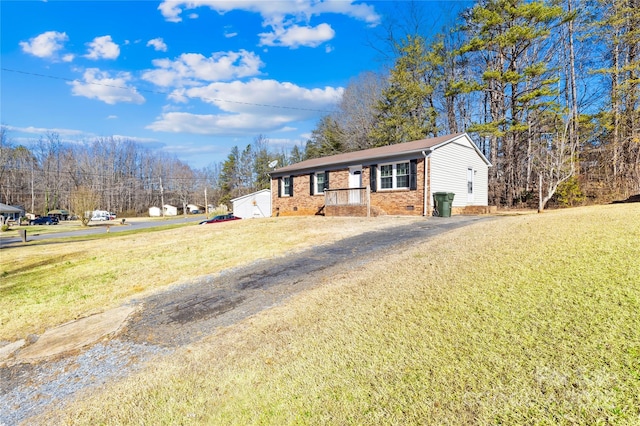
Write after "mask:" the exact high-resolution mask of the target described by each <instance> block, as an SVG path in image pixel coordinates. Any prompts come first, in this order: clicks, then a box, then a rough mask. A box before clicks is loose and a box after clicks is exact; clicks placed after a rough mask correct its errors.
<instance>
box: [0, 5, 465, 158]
mask: <svg viewBox="0 0 640 426" xmlns="http://www.w3.org/2000/svg"><path fill="white" fill-rule="evenodd" d="M429 4H430V5H432V6H433V11H434V15H437V16H438V17H439V18H440V19H442V17H443V13H444V14H445V15H446V14H447V9H451V5H460V4H461V3H454V2H451V3H437V2H433V3H429ZM443 4H444V8H443V6H442V5H443ZM397 6H398V3H393V2H382V1H371V2H352V1H348V0H337V1H317V0H296V1H294V0H290V1H264V0H236V1H218V0H200V1H179V0H171V1H165V2H157V1H148V0H145V1H98V0H96V1H57V0H50V1H38V2H36V1H4V0H3V1H1V2H0V8H1V9H0V14H1V22H0V24H1V27H2V29H1V65H2V74H1V94H0V101H1V105H0V122H1V123H2V125H4V126H6V127H7V129H8V136H9V138H10V140H11V141H12V142H13V143H14V144H25V145H28V144H29V143H30V142H33V141H35V140H37V139H38V138H40V137H41V136H43V135H44V134H45V133H46V132H56V133H58V134H59V135H60V138H61V140H63V141H65V142H69V143H78V142H90V141H92V140H94V139H95V138H97V137H110V136H115V137H120V138H127V139H131V140H134V141H137V142H138V143H140V144H142V145H144V146H148V147H149V148H151V149H154V150H156V149H157V150H162V151H164V152H167V153H169V154H175V155H176V156H177V157H178V158H180V159H181V160H183V161H185V162H187V163H188V164H190V165H191V166H192V167H196V168H199V167H204V166H206V165H208V164H211V163H215V162H219V161H223V160H224V159H225V158H226V156H227V155H228V153H229V150H230V149H231V147H233V146H234V145H237V146H238V147H240V148H241V149H242V148H244V147H245V146H246V145H247V144H249V143H251V142H252V141H253V140H254V139H255V138H256V137H257V136H258V135H264V136H266V137H267V138H268V139H269V140H270V146H271V147H272V148H273V149H290V148H291V147H292V146H293V145H296V144H303V143H304V142H305V141H306V140H307V138H308V137H309V135H310V133H311V130H313V128H314V127H315V124H316V123H317V121H318V119H319V118H320V117H321V116H322V115H324V114H326V112H327V111H331V110H333V109H334V107H335V104H336V103H337V102H338V101H339V99H340V95H341V93H342V90H343V88H344V87H345V86H346V85H347V84H348V82H349V80H350V79H351V78H353V77H355V76H357V75H358V74H359V73H361V72H363V71H367V70H371V71H375V70H379V69H380V67H381V63H380V55H379V54H378V53H377V52H376V51H375V49H373V48H371V47H369V46H368V44H367V43H368V40H372V39H373V37H372V35H374V34H375V33H376V31H380V30H381V25H382V23H383V22H384V21H385V19H386V17H388V14H390V13H391V14H393V13H395V12H396V11H397V9H398V8H397ZM430 7H431V6H430Z"/></svg>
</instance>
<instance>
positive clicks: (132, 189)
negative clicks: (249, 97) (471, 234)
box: [0, 0, 640, 215]
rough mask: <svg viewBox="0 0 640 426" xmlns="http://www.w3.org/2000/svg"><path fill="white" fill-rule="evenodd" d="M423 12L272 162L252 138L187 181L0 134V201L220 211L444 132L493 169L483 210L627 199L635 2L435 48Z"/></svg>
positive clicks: (639, 186)
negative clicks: (291, 179) (296, 167)
mask: <svg viewBox="0 0 640 426" xmlns="http://www.w3.org/2000/svg"><path fill="white" fill-rule="evenodd" d="M424 6H425V3H422V2H401V3H400V6H399V8H398V9H399V13H398V15H397V16H395V17H394V18H395V19H394V21H393V22H392V21H389V22H387V24H386V25H384V26H383V27H382V31H381V32H379V33H377V36H378V37H377V38H376V39H375V40H372V42H371V47H372V48H375V49H377V50H378V51H379V52H380V54H381V55H383V56H384V57H385V58H387V59H388V63H389V64H391V65H390V66H389V68H388V69H384V70H382V71H378V72H373V71H372V72H367V73H364V74H361V75H359V76H357V77H355V78H354V79H352V81H350V83H349V84H348V85H347V87H346V88H345V91H344V94H343V96H342V99H341V101H340V102H339V104H338V105H337V107H336V111H335V113H331V114H327V115H325V116H323V117H322V118H321V119H320V120H319V122H318V124H317V126H316V128H315V129H314V130H313V132H312V135H311V137H310V138H309V140H308V141H307V142H306V144H305V145H303V146H295V147H293V149H291V150H290V151H288V152H285V151H276V150H273V149H272V148H271V147H270V146H269V140H268V138H267V137H266V136H264V135H259V136H257V137H256V138H255V139H254V141H253V143H251V144H249V145H247V146H246V147H244V148H238V147H237V146H236V147H233V148H232V149H231V151H230V153H229V155H228V157H227V158H226V160H225V161H223V162H222V163H219V164H212V165H211V166H209V167H206V168H204V169H202V170H195V169H193V168H191V167H190V166H189V165H187V164H186V163H184V162H182V161H180V160H178V159H177V158H175V157H173V156H168V155H165V154H163V153H159V152H154V151H150V150H148V149H145V148H144V147H142V146H140V145H138V144H136V143H135V142H133V141H130V140H126V139H118V138H98V139H96V140H94V141H91V142H87V143H85V144H79V145H73V146H69V145H65V144H63V143H62V142H61V141H60V137H59V135H57V134H55V133H47V134H45V135H43V136H42V137H40V139H39V140H38V141H37V142H35V143H34V144H32V145H31V148H30V149H29V148H26V147H24V146H14V145H13V144H12V143H11V140H10V137H9V135H8V132H7V130H6V129H5V128H2V129H1V130H0V137H1V138H0V160H1V161H0V196H1V199H0V201H2V202H4V203H6V204H13V205H21V206H23V207H25V208H26V210H27V211H30V212H34V213H38V214H46V213H47V211H49V210H51V209H54V208H67V209H71V210H78V211H82V209H87V206H86V205H84V204H83V206H82V208H80V207H79V205H80V204H81V201H82V200H84V203H85V204H86V203H87V201H86V200H90V202H89V204H91V205H95V206H96V208H101V209H105V210H109V211H114V212H118V213H120V214H125V215H138V214H144V213H146V211H147V209H148V208H149V207H150V206H160V205H162V204H174V205H178V206H184V205H186V204H187V203H193V204H200V205H205V204H211V205H218V204H226V205H229V204H230V200H231V199H233V198H235V197H238V196H241V195H244V194H247V193H250V192H253V191H256V190H260V189H264V188H269V177H268V173H269V171H270V170H271V169H272V165H273V164H274V162H275V163H276V164H277V166H278V167H281V166H284V165H287V164H291V163H295V162H298V161H302V160H305V159H309V158H315V157H319V156H326V155H332V154H337V153H342V152H349V151H355V150H361V149H367V148H371V147H377V146H383V145H389V144H395V143H401V142H407V141H411V140H416V139H422V138H428V137H432V136H433V137H435V136H439V135H443V134H449V133H459V132H468V133H469V134H470V135H471V136H472V138H473V139H474V140H475V141H476V143H477V144H478V145H479V148H480V149H481V150H482V151H483V152H484V153H485V155H486V156H487V158H488V159H489V161H490V162H491V163H492V165H493V167H491V168H490V177H489V178H490V179H489V202H490V204H492V205H501V206H506V207H513V206H520V205H536V206H537V207H538V208H539V209H540V210H541V209H543V208H544V207H545V205H546V204H547V203H548V202H549V201H550V200H552V199H553V200H556V201H558V202H560V203H565V204H572V203H576V202H581V201H583V200H584V199H585V198H587V197H588V198H590V199H592V200H594V201H596V202H606V201H611V200H612V199H620V198H626V197H628V196H629V195H632V194H637V193H640V32H639V31H638V28H640V0H561V1H555V0H553V1H525V0H481V1H479V2H477V3H476V4H475V5H474V6H473V7H471V8H468V9H466V10H464V11H463V12H462V13H460V15H459V16H458V17H457V20H456V22H455V23H453V24H452V25H451V26H450V27H449V28H445V29H444V30H443V31H442V32H440V33H439V34H437V35H435V36H433V35H430V30H424V28H426V27H430V22H429V19H428V17H429V15H428V13H427V11H426V9H422V8H423V7H424ZM400 9H402V10H400ZM402 11H404V12H405V13H402ZM74 206H75V207H74Z"/></svg>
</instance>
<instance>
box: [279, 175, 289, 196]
mask: <svg viewBox="0 0 640 426" xmlns="http://www.w3.org/2000/svg"><path fill="white" fill-rule="evenodd" d="M281 181H282V188H281V190H280V196H281V197H290V196H291V195H289V193H290V191H289V187H290V186H291V176H283V177H282V179H281ZM287 182H288V184H287Z"/></svg>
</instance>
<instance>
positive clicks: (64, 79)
mask: <svg viewBox="0 0 640 426" xmlns="http://www.w3.org/2000/svg"><path fill="white" fill-rule="evenodd" d="M2 71H7V72H13V73H16V74H24V75H30V76H33V77H42V78H50V79H53V80H62V81H68V82H75V81H78V80H75V79H71V78H66V77H58V76H54V75H48V74H39V73H35V72H30V71H22V70H14V69H10V68H4V67H2ZM84 84H91V85H94V86H102V87H112V88H114V89H123V90H131V88H130V87H126V86H118V85H115V84H106V83H98V82H85V83H84ZM136 90H137V91H138V92H144V93H153V94H156V95H170V92H163V91H161V90H151V89H139V88H136ZM185 96H186V97H188V98H191V99H203V100H207V101H212V102H226V103H231V104H238V105H249V106H257V107H263V108H279V109H290V110H296V111H313V112H323V113H327V114H330V113H333V112H335V111H329V110H323V109H315V108H301V107H292V106H283V105H272V104H259V103H254V102H243V101H231V100H228V99H220V98H207V97H200V98H196V97H193V96H189V95H185Z"/></svg>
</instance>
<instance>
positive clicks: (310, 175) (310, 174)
mask: <svg viewBox="0 0 640 426" xmlns="http://www.w3.org/2000/svg"><path fill="white" fill-rule="evenodd" d="M313 176H314V174H313V173H309V195H313V194H314V193H315V191H314V190H313V181H314V179H313Z"/></svg>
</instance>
